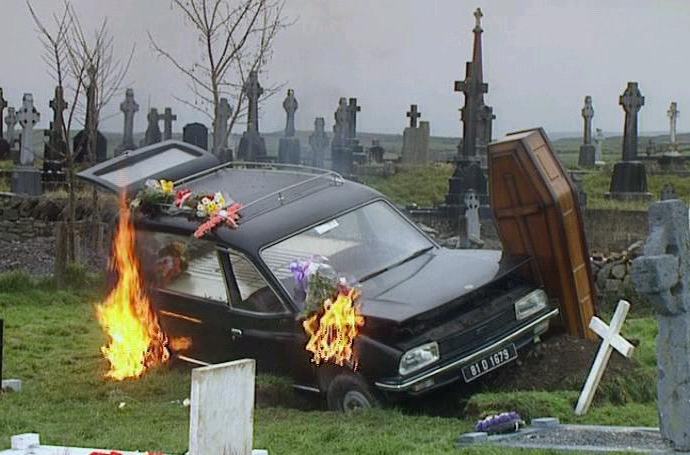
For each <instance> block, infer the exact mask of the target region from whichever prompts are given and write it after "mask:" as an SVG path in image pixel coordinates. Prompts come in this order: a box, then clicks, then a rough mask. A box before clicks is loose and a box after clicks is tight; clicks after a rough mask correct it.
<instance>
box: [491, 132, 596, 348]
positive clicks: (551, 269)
mask: <svg viewBox="0 0 690 455" xmlns="http://www.w3.org/2000/svg"><path fill="white" fill-rule="evenodd" d="M488 157H489V194H490V195H491V207H492V209H493V211H494V215H495V217H496V223H497V228H498V233H499V237H500V238H501V242H502V244H503V249H504V250H505V251H506V252H508V253H510V254H514V255H530V256H532V257H534V258H535V259H536V261H534V263H533V266H532V268H531V270H529V271H528V273H529V274H530V275H531V278H532V279H533V280H534V281H535V282H536V283H539V284H543V286H544V288H545V290H546V291H547V293H548V294H549V296H550V297H555V298H557V299H558V301H559V304H560V308H561V316H562V320H563V323H564V326H565V328H566V330H567V331H568V333H570V334H572V335H576V336H579V337H584V338H591V339H594V338H595V335H594V334H593V333H592V332H591V331H590V330H589V328H588V327H589V321H590V319H591V318H592V316H593V315H594V313H595V298H596V296H595V288H594V282H593V280H592V271H591V266H590V262H589V253H588V251H587V243H586V239H585V233H584V226H583V222H582V214H581V213H580V207H579V205H578V202H577V199H576V196H575V194H576V193H575V189H574V187H573V184H572V182H571V181H570V178H569V177H568V175H567V174H566V172H565V170H564V169H563V167H562V166H561V164H560V162H559V161H558V159H557V158H556V156H555V154H554V152H553V150H552V148H551V144H550V143H549V140H548V138H547V137H546V134H545V133H544V131H543V130H542V129H541V128H539V129H534V130H529V131H524V132H519V133H513V134H510V135H508V136H506V137H505V138H504V139H503V140H501V141H498V142H494V143H492V144H490V145H489V152H488Z"/></svg>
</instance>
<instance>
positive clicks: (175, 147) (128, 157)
mask: <svg viewBox="0 0 690 455" xmlns="http://www.w3.org/2000/svg"><path fill="white" fill-rule="evenodd" d="M219 164H220V162H219V161H218V158H216V156H215V155H213V154H211V153H209V152H207V151H205V150H203V149H200V148H199V147H196V146H194V145H191V144H188V143H186V142H180V141H172V140H171V141H164V142H159V143H157V144H152V145H148V146H146V147H142V148H139V149H136V150H131V151H128V152H125V153H123V154H122V155H120V156H116V157H115V158H111V159H109V160H107V161H104V162H102V163H99V164H96V165H95V166H92V167H90V168H88V169H86V170H84V171H82V172H80V173H78V174H77V176H78V177H79V178H81V179H83V180H86V181H87V182H91V183H93V184H95V185H97V186H99V187H101V188H103V189H106V190H108V191H113V192H115V193H122V192H125V193H127V194H133V193H136V192H137V191H138V190H139V189H141V188H142V187H143V186H144V183H145V182H146V180H149V179H166V180H172V181H176V180H180V179H182V178H185V177H189V176H191V175H194V174H196V173H198V172H201V171H204V170H206V169H209V168H211V167H214V166H218V165H219Z"/></svg>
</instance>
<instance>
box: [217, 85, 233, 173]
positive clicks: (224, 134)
mask: <svg viewBox="0 0 690 455" xmlns="http://www.w3.org/2000/svg"><path fill="white" fill-rule="evenodd" d="M232 113H233V109H232V106H230V103H229V102H228V99H227V98H221V99H220V102H219V103H218V112H217V113H216V119H215V121H214V125H215V127H214V130H213V154H214V155H216V156H217V157H218V159H219V160H220V161H221V162H223V163H225V162H229V161H232V150H231V149H230V147H228V122H229V121H230V117H232Z"/></svg>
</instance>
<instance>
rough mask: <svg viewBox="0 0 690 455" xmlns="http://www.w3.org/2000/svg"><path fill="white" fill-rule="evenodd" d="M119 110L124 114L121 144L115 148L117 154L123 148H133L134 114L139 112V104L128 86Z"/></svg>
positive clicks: (134, 146)
mask: <svg viewBox="0 0 690 455" xmlns="http://www.w3.org/2000/svg"><path fill="white" fill-rule="evenodd" d="M120 111H122V113H123V114H124V116H125V121H124V128H123V133H122V144H120V146H119V147H118V148H117V151H118V154H119V153H121V152H124V151H125V150H134V149H135V148H136V145H134V115H135V114H136V113H137V112H139V104H138V103H137V102H136V101H135V100H134V90H133V89H131V88H128V89H127V90H126V92H125V100H124V101H123V102H122V103H120Z"/></svg>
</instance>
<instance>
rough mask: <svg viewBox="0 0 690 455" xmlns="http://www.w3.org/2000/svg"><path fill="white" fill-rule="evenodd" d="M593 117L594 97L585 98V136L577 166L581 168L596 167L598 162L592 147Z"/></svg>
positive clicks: (583, 111)
mask: <svg viewBox="0 0 690 455" xmlns="http://www.w3.org/2000/svg"><path fill="white" fill-rule="evenodd" d="M592 117H594V108H593V107H592V97H591V96H589V95H587V96H585V106H584V107H583V108H582V118H583V119H584V122H585V126H584V134H583V137H582V145H581V146H580V156H579V158H578V160H577V164H578V166H580V167H594V164H595V162H596V149H595V148H594V145H592Z"/></svg>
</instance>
